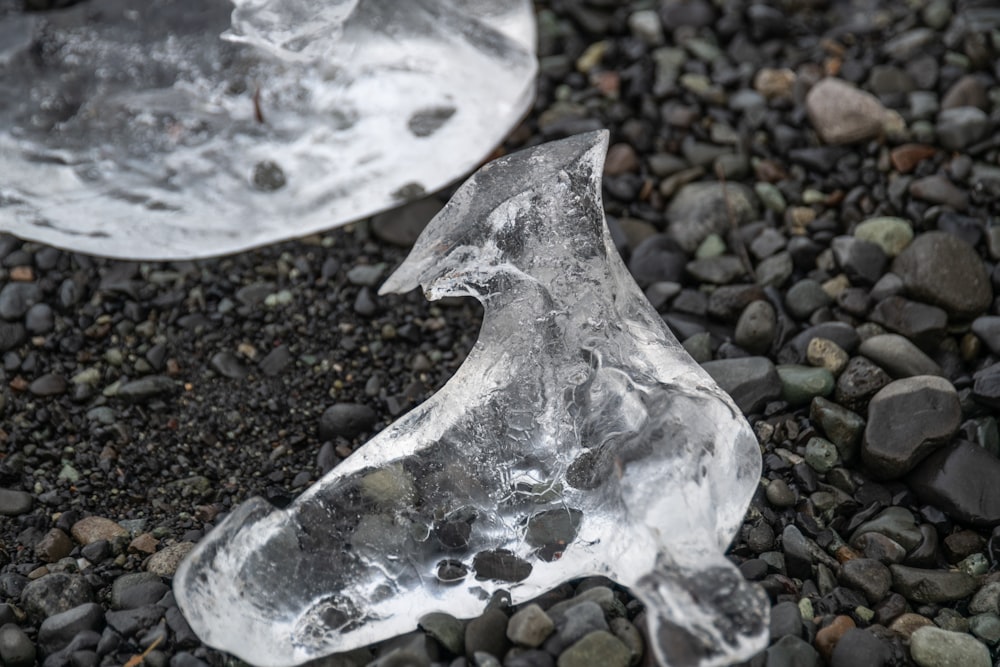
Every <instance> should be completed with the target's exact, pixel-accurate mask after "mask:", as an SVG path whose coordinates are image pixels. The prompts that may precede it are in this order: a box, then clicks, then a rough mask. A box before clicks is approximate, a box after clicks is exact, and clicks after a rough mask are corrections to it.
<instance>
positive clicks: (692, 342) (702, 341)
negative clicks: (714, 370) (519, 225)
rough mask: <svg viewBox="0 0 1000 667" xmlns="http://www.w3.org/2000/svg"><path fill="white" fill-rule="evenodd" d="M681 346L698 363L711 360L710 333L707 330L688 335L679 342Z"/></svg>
mask: <svg viewBox="0 0 1000 667" xmlns="http://www.w3.org/2000/svg"><path fill="white" fill-rule="evenodd" d="M681 346H682V347H683V348H684V351H685V352H687V353H688V354H689V355H691V358H692V359H694V360H695V361H697V362H698V363H699V364H705V363H708V362H710V361H711V360H712V334H710V333H708V332H707V331H702V332H700V333H696V334H694V335H693V336H688V337H687V338H685V339H684V342H683V343H681Z"/></svg>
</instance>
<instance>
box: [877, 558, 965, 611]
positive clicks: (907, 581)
mask: <svg viewBox="0 0 1000 667" xmlns="http://www.w3.org/2000/svg"><path fill="white" fill-rule="evenodd" d="M889 570H890V572H892V590H894V591H896V592H897V593H899V594H900V595H902V596H903V597H905V598H906V599H907V600H909V601H910V602H915V603H918V604H937V603H941V602H954V601H956V600H961V599H962V598H967V597H969V596H970V595H972V594H973V593H974V592H975V591H976V588H977V586H976V580H975V579H974V578H972V577H970V576H969V575H967V574H965V573H964V572H956V571H950V570H926V569H921V568H915V567H908V566H906V565H890V566H889Z"/></svg>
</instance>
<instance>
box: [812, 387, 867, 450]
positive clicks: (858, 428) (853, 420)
mask: <svg viewBox="0 0 1000 667" xmlns="http://www.w3.org/2000/svg"><path fill="white" fill-rule="evenodd" d="M809 419H811V420H812V422H813V423H814V424H816V425H818V426H819V427H820V429H821V430H822V431H823V433H824V434H826V437H827V439H828V440H829V441H830V442H832V443H833V444H834V445H836V446H837V451H838V452H839V453H840V458H841V460H843V461H845V462H850V461H852V460H853V459H854V458H855V457H856V456H857V453H858V446H859V445H860V443H861V435H862V434H863V433H864V431H865V420H864V419H862V418H861V416H860V415H858V414H857V413H855V412H851V411H850V410H848V409H847V408H844V407H841V406H839V405H837V404H836V403H834V402H833V401H830V400H827V399H825V398H822V397H819V396H817V397H816V398H814V399H813V401H812V405H810V406H809Z"/></svg>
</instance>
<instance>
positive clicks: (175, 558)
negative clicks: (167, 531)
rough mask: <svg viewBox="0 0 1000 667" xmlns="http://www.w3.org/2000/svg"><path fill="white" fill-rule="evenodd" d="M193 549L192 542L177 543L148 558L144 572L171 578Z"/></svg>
mask: <svg viewBox="0 0 1000 667" xmlns="http://www.w3.org/2000/svg"><path fill="white" fill-rule="evenodd" d="M193 548H194V542H178V543H177V544H171V545H170V546H168V547H164V548H163V549H160V550H159V551H157V552H156V553H155V554H153V555H152V556H150V557H149V560H148V561H147V562H146V571H147V572H151V573H152V574H155V575H157V576H159V577H173V576H174V573H175V572H177V568H178V567H179V566H180V564H181V561H182V560H184V557H185V556H187V555H188V552H190V551H191V549H193Z"/></svg>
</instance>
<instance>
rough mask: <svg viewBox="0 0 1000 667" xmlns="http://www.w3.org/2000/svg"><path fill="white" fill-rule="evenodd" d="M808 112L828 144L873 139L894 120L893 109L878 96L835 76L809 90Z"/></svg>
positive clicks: (817, 130)
mask: <svg viewBox="0 0 1000 667" xmlns="http://www.w3.org/2000/svg"><path fill="white" fill-rule="evenodd" d="M806 113H808V114H809V120H810V122H812V125H813V128H815V130H816V132H817V134H819V136H820V139H822V140H823V141H824V142H825V143H828V144H850V143H854V142H857V141H865V140H867V139H872V138H874V137H876V136H878V135H879V134H881V133H882V131H883V128H884V127H885V126H886V124H888V123H892V122H893V119H892V112H890V111H889V110H888V109H886V108H885V107H884V106H882V103H881V102H880V101H879V100H878V98H877V97H875V96H874V95H872V94H871V93H867V92H865V91H863V90H860V89H858V88H856V87H854V86H852V85H850V84H849V83H847V82H846V81H842V80H840V79H836V78H833V77H830V78H826V79H823V80H822V81H820V82H819V83H817V84H816V85H815V86H813V87H812V88H811V89H810V90H809V93H808V94H807V95H806Z"/></svg>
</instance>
